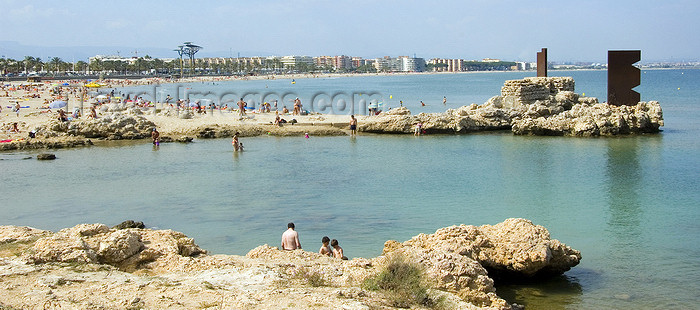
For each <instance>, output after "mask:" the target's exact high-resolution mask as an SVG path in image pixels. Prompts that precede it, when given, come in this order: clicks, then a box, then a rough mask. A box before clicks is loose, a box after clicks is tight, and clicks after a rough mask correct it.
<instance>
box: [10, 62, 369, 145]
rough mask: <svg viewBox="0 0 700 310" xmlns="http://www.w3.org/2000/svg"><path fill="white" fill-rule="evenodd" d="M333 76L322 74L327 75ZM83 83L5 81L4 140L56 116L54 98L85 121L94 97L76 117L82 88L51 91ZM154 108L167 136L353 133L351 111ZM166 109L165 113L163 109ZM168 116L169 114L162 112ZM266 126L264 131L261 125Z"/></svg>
mask: <svg viewBox="0 0 700 310" xmlns="http://www.w3.org/2000/svg"><path fill="white" fill-rule="evenodd" d="M329 76H331V75H328V74H324V75H323V77H329ZM332 76H350V75H348V74H337V75H332ZM314 77H320V76H319V75H306V74H297V75H284V76H250V77H242V78H241V77H196V78H185V79H178V80H169V79H161V78H148V79H138V80H104V81H98V83H100V84H102V85H105V87H104V88H105V89H109V88H110V87H111V88H114V87H128V86H138V85H152V84H165V83H183V82H184V83H188V82H202V81H206V82H213V81H226V80H246V79H281V78H284V79H302V78H314ZM84 83H85V81H80V83H76V81H63V80H52V81H42V82H41V83H32V82H4V83H2V84H1V87H0V105H1V106H2V110H1V113H0V128H1V129H2V130H1V131H0V140H1V141H8V140H20V139H26V138H27V137H28V134H29V132H30V131H32V130H35V129H36V128H37V127H39V126H41V125H42V124H45V123H46V122H48V121H49V120H51V119H57V118H58V109H47V108H46V107H47V104H48V103H51V102H53V101H56V100H66V99H67V100H68V108H67V110H66V108H63V109H64V110H66V114H67V115H68V117H69V119H70V121H71V122H80V121H83V120H86V119H87V116H88V115H87V114H89V107H91V106H92V105H93V104H96V103H97V99H95V98H94V97H95V96H94V95H93V96H86V97H85V100H84V102H83V105H82V106H83V110H82V114H83V115H82V116H81V117H79V118H76V119H73V118H72V117H71V116H72V115H71V114H72V113H73V112H74V109H75V108H76V107H78V106H80V95H79V87H60V88H61V94H60V95H58V94H55V93H54V92H52V90H54V89H55V87H54V86H56V85H64V84H67V85H71V86H74V85H82V84H84ZM88 91H94V89H86V92H88ZM17 104H19V106H20V107H21V108H20V111H19V113H16V112H15V111H14V107H15V106H16V105H17ZM146 105H150V106H151V107H141V108H139V110H141V111H142V115H143V116H144V117H145V118H147V119H148V120H150V121H152V122H153V123H155V124H156V127H157V129H158V131H159V132H160V133H161V135H163V136H185V135H196V134H197V131H198V130H199V129H201V128H206V127H217V126H219V127H229V128H230V127H241V128H250V127H255V128H256V129H257V131H260V130H263V131H265V132H267V133H268V134H274V135H295V134H300V135H303V134H304V133H306V132H310V134H311V133H314V134H317V135H339V134H345V132H347V133H349V127H348V124H349V121H350V117H349V115H330V114H315V113H311V114H309V115H292V114H291V113H281V109H280V117H281V118H282V119H284V120H286V121H287V122H293V121H292V120H296V123H295V124H291V123H287V124H284V126H274V125H273V123H274V121H275V117H276V114H275V111H274V108H273V109H272V110H271V112H265V113H260V112H259V111H247V115H246V116H245V117H242V118H241V117H239V114H238V111H237V110H233V109H227V110H218V109H213V110H212V109H206V111H205V112H206V113H196V112H195V113H192V116H191V118H189V119H183V118H181V117H179V116H180V115H181V113H183V112H184V110H183V109H177V108H174V107H167V106H165V105H163V104H160V103H156V104H153V103H151V104H146ZM99 108H100V107H99V106H97V116H98V118H100V117H102V116H103V115H104V114H105V112H102V111H100V109H99ZM163 111H167V113H161V112H163ZM164 114H167V116H166V115H164ZM366 118H367V116H358V119H359V121H360V122H362V121H363V120H364V119H366ZM15 123H17V130H18V131H19V132H16V131H15V130H14V124H15ZM261 128H262V129H261Z"/></svg>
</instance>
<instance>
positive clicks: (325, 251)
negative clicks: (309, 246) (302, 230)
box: [318, 236, 333, 256]
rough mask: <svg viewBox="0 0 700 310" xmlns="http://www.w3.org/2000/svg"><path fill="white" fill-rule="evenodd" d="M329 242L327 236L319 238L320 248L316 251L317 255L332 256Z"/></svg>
mask: <svg viewBox="0 0 700 310" xmlns="http://www.w3.org/2000/svg"><path fill="white" fill-rule="evenodd" d="M330 242H331V239H330V238H328V236H324V237H323V238H321V244H322V245H321V248H320V249H319V250H318V254H321V255H326V256H333V249H332V248H331V246H330V245H329V243H330Z"/></svg>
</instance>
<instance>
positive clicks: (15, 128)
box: [10, 122, 19, 133]
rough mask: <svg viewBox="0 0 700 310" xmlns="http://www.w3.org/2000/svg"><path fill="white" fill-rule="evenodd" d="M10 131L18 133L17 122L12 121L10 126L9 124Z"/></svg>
mask: <svg viewBox="0 0 700 310" xmlns="http://www.w3.org/2000/svg"><path fill="white" fill-rule="evenodd" d="M10 132H14V133H19V128H18V127H17V122H14V123H12V126H10Z"/></svg>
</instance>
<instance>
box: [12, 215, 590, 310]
mask: <svg viewBox="0 0 700 310" xmlns="http://www.w3.org/2000/svg"><path fill="white" fill-rule="evenodd" d="M130 226H131V225H130ZM136 226H138V225H136ZM122 227H124V226H122ZM392 255H402V256H403V257H405V258H406V259H407V260H408V261H410V262H413V263H417V264H419V265H421V266H422V268H423V269H424V271H425V273H426V274H427V276H428V277H427V278H429V279H433V283H431V286H432V287H433V288H434V289H431V290H430V291H429V294H430V295H431V296H433V297H436V298H437V297H442V298H443V300H445V302H446V303H447V305H448V306H449V307H450V308H455V309H512V306H511V305H509V304H508V303H507V302H506V301H504V300H503V299H501V298H500V297H498V295H496V290H495V288H494V286H493V280H492V278H491V277H489V272H490V271H489V270H506V271H508V272H513V273H518V274H521V275H524V276H533V275H538V274H541V273H547V274H552V273H561V272H564V271H566V270H568V269H569V268H571V267H573V266H575V265H576V264H578V262H579V261H580V259H581V255H580V253H579V252H578V251H576V250H573V249H571V248H569V247H567V246H566V245H564V244H562V243H560V242H559V241H557V240H552V239H550V237H549V233H548V232H547V230H546V229H545V228H544V227H542V226H538V225H534V224H533V223H532V222H530V221H528V220H524V219H508V220H506V221H504V222H503V223H500V224H497V225H493V226H491V225H484V226H480V227H475V226H466V225H460V226H451V227H446V228H441V229H439V230H437V231H436V232H435V233H434V234H430V235H426V234H420V235H418V236H415V237H413V238H412V239H410V240H408V241H406V242H403V243H399V242H397V241H387V242H386V244H385V247H384V254H383V255H382V256H379V257H376V258H372V259H365V258H355V259H353V260H350V261H342V260H337V259H333V258H329V257H325V256H321V255H319V254H317V253H312V252H306V251H303V250H296V251H280V250H278V249H277V248H274V247H271V246H268V245H262V246H259V247H257V248H255V249H253V250H251V251H250V252H249V253H248V254H247V255H246V256H244V257H241V256H236V255H208V254H207V252H206V251H205V250H203V249H201V248H199V247H198V246H197V245H196V244H195V243H194V240H192V239H191V238H188V237H187V236H185V235H184V234H182V233H179V232H175V231H172V230H151V229H142V228H125V229H115V228H112V229H110V228H109V227H107V226H105V225H103V224H81V225H77V226H75V227H72V228H67V229H63V230H61V231H59V232H56V233H53V232H50V231H44V230H39V229H34V228H29V227H17V226H0V291H2V292H3V294H2V296H0V308H2V307H13V308H21V309H25V308H26V309H35V308H46V306H47V305H49V306H50V307H53V308H63V309H69V308H70V309H73V308H75V309H105V308H106V309H113V308H147V309H193V308H211V307H215V308H222V309H231V308H234V309H239V308H244V309H279V308H285V307H287V308H315V309H337V308H341V307H342V308H348V309H373V308H392V307H391V306H389V303H388V302H387V296H385V295H384V294H383V293H382V292H381V291H368V290H365V289H363V288H362V283H363V281H364V280H365V279H367V278H368V277H371V276H373V275H375V274H377V273H378V272H380V270H382V268H383V267H384V266H385V264H386V263H387V261H388V258H389V257H390V256H392ZM312 280H314V281H312Z"/></svg>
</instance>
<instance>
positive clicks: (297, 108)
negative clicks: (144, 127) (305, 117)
mask: <svg viewBox="0 0 700 310" xmlns="http://www.w3.org/2000/svg"><path fill="white" fill-rule="evenodd" d="M292 114H293V115H299V114H301V100H300V99H299V97H297V99H294V112H293V113H292Z"/></svg>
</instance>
